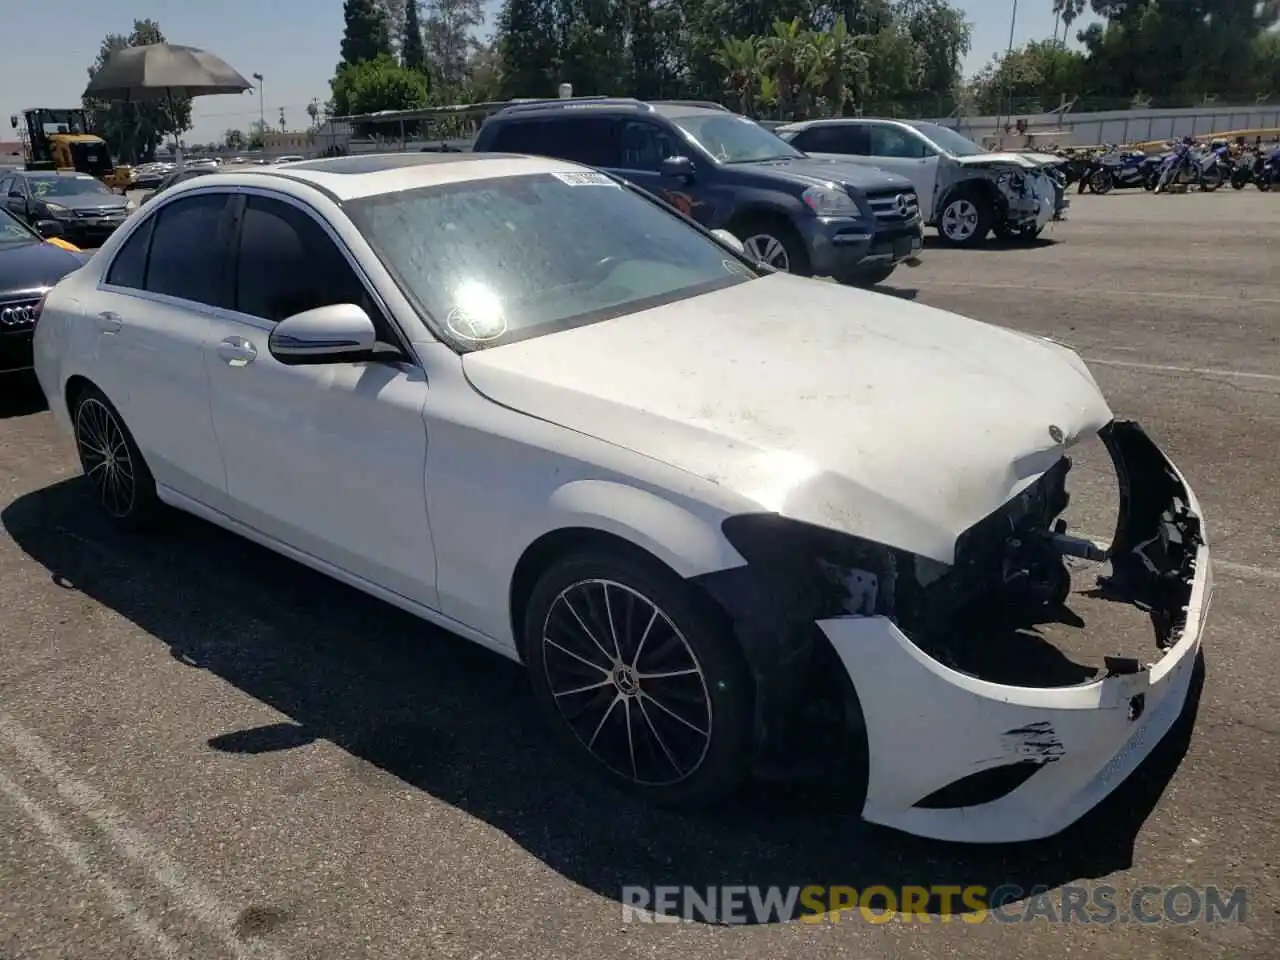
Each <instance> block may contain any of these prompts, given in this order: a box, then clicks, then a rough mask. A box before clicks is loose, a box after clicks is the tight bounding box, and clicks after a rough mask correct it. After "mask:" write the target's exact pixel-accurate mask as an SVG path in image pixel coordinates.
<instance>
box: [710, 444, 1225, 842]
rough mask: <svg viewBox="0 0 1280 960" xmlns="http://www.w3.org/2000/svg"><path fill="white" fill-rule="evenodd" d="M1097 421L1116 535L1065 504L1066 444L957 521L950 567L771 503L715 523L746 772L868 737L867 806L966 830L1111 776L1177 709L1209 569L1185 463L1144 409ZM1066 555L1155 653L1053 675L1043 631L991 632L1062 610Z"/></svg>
mask: <svg viewBox="0 0 1280 960" xmlns="http://www.w3.org/2000/svg"><path fill="white" fill-rule="evenodd" d="M1099 435H1100V437H1101V438H1102V440H1103V441H1104V443H1105V444H1106V446H1107V448H1108V450H1109V451H1110V453H1111V457H1112V459H1113V461H1114V463H1115V468H1116V472H1117V476H1118V479H1119V487H1120V510H1119V517H1118V519H1117V526H1116V531H1115V535H1114V538H1113V540H1112V542H1111V544H1110V545H1109V546H1100V545H1098V544H1094V543H1092V542H1090V541H1087V540H1083V539H1080V538H1076V537H1072V536H1069V535H1068V534H1067V532H1066V528H1065V524H1064V523H1063V522H1062V521H1060V520H1059V519H1058V517H1059V515H1060V514H1061V513H1062V511H1063V510H1064V509H1065V507H1066V506H1067V502H1068V497H1067V493H1066V476H1067V473H1068V471H1069V469H1070V461H1069V460H1067V459H1066V458H1063V459H1062V460H1061V461H1059V463H1058V465H1057V466H1055V467H1054V468H1053V469H1051V470H1049V471H1048V472H1046V473H1045V474H1044V475H1043V476H1042V477H1041V478H1040V479H1039V480H1038V481H1037V482H1036V483H1035V484H1034V485H1032V486H1031V487H1029V488H1028V489H1026V490H1025V491H1023V492H1022V493H1020V494H1019V495H1017V496H1016V497H1014V498H1013V499H1012V500H1010V501H1009V502H1008V503H1007V504H1006V505H1005V506H1003V507H1002V508H1001V509H1000V510H998V511H996V512H995V513H994V514H992V515H991V516H989V517H987V518H986V519H984V520H982V521H981V522H979V523H978V524H976V525H974V526H973V527H971V528H970V529H969V530H967V531H966V532H965V533H964V534H962V535H961V537H960V538H959V540H958V542H957V544H956V551H955V558H954V562H952V563H949V564H943V563H940V562H938V561H936V560H931V559H928V558H925V557H922V556H919V555H916V554H912V553H909V552H906V551H902V550H897V549H894V548H891V547H887V546H884V545H881V544H876V543H872V542H869V541H863V540H859V539H858V538H856V537H850V536H848V535H846V534H840V533H837V532H834V531H828V530H823V529H820V528H817V527H812V526H808V525H797V524H795V523H794V522H793V521H786V520H782V519H779V518H767V517H764V516H756V517H743V518H735V519H734V520H731V521H729V522H727V523H726V525H725V534H726V536H727V537H728V538H729V539H730V541H731V542H733V544H734V547H735V549H737V551H738V552H739V553H741V554H742V555H743V557H744V558H745V559H746V560H747V561H748V563H747V565H746V566H745V567H742V568H737V569H735V570H731V571H722V572H721V573H719V574H715V575H712V576H710V577H707V578H703V580H702V585H703V586H704V588H706V589H707V590H708V592H709V593H710V594H711V595H712V596H713V597H714V598H715V599H716V600H717V601H718V602H719V603H720V606H721V607H722V609H724V610H726V611H727V612H728V613H729V614H730V617H731V619H732V620H733V626H734V629H735V632H736V633H737V635H738V638H739V640H740V642H741V643H742V645H743V648H744V650H745V651H746V654H747V657H748V660H749V662H750V663H751V665H752V668H753V671H754V673H755V677H756V683H757V687H758V689H757V698H756V700H757V703H756V712H757V721H756V740H757V750H758V763H757V766H758V768H761V769H763V770H764V771H765V772H766V773H769V772H773V771H774V770H776V769H777V768H779V767H785V766H786V765H787V760H788V759H792V760H794V759H795V758H796V757H797V756H798V755H800V754H801V753H803V752H804V750H805V747H806V745H808V746H810V747H812V746H813V745H815V744H816V745H817V746H818V751H817V755H818V756H819V757H820V758H825V760H826V761H827V762H829V761H830V760H831V759H832V757H833V756H836V757H838V756H841V755H855V754H860V753H861V748H862V746H863V745H864V744H865V755H863V756H861V763H860V766H861V770H860V776H861V777H864V778H865V786H866V797H865V801H864V804H863V816H864V817H865V818H866V819H867V820H870V821H872V822H875V823H879V824H883V825H885V826H890V827H895V828H898V829H901V830H904V831H907V832H909V833H913V834H917V835H920V836H926V837H932V838H937V839H943V840H951V841H960V842H1012V841H1023V840H1030V839H1036V838H1041V837H1046V836H1051V835H1053V834H1055V833H1058V832H1059V831H1061V830H1063V829H1065V828H1066V827H1067V826H1069V825H1070V824H1071V823H1073V822H1074V821H1075V820H1077V819H1078V818H1079V817H1080V816H1081V815H1083V814H1084V813H1085V812H1086V811H1088V810H1089V809H1090V808H1092V807H1093V806H1095V805H1096V804H1097V803H1098V802H1099V801H1101V800H1102V799H1103V797H1105V796H1106V795H1107V794H1108V793H1110V792H1111V791H1112V790H1113V789H1114V788H1115V787H1116V786H1117V785H1118V784H1119V783H1120V782H1121V781H1123V780H1124V779H1125V777H1127V776H1128V775H1129V774H1130V773H1131V772H1132V771H1133V770H1134V768H1136V767H1137V765H1138V764H1139V763H1140V762H1141V761H1142V760H1143V758H1145V757H1146V756H1147V755H1148V754H1149V753H1150V752H1151V750H1152V749H1153V748H1154V747H1155V745H1156V743H1157V742H1158V741H1159V740H1160V739H1161V738H1162V737H1163V736H1164V735H1165V734H1166V733H1167V732H1168V730H1169V729H1170V728H1171V727H1172V725H1173V723H1174V721H1175V720H1176V719H1177V718H1178V716H1179V715H1180V713H1181V711H1182V708H1183V705H1184V703H1185V701H1186V699H1187V695H1188V690H1189V689H1190V683H1191V679H1192V674H1193V670H1194V666H1195V661H1196V658H1197V653H1198V651H1199V648H1200V642H1201V632H1202V629H1203V625H1204V621H1205V616H1206V614H1207V612H1208V607H1209V600H1210V595H1211V589H1212V579H1211V571H1210V564H1209V552H1208V546H1207V543H1206V539H1205V535H1204V531H1203V528H1202V514H1201V511H1200V506H1199V503H1198V502H1197V500H1196V498H1195V495H1194V493H1192V491H1191V489H1190V488H1189V486H1188V485H1187V483H1186V481H1185V479H1184V478H1183V477H1182V475H1181V473H1179V472H1178V470H1177V468H1176V467H1175V466H1174V465H1173V464H1172V463H1171V462H1170V461H1169V460H1168V458H1167V457H1165V455H1164V454H1163V453H1162V452H1161V451H1160V450H1159V448H1158V447H1157V446H1156V445H1155V444H1154V443H1153V442H1152V441H1151V440H1150V439H1149V438H1148V437H1147V435H1146V434H1145V433H1144V432H1143V431H1142V429H1141V428H1140V427H1139V426H1138V425H1137V424H1134V423H1132V422H1128V421H1112V422H1111V423H1109V424H1108V425H1107V426H1106V427H1104V428H1103V429H1102V430H1101V431H1100V434H1099ZM1069 556H1070V557H1075V558H1077V560H1083V561H1085V562H1089V563H1093V564H1096V565H1097V570H1098V573H1099V574H1104V573H1105V574H1106V575H1105V576H1099V578H1098V591H1096V592H1099V593H1105V595H1106V599H1107V600H1108V601H1112V602H1116V603H1119V604H1122V605H1123V606H1124V607H1126V608H1128V612H1129V613H1130V614H1132V615H1133V617H1134V618H1135V619H1137V618H1143V617H1145V618H1148V619H1149V621H1150V625H1151V630H1152V632H1153V633H1154V635H1155V647H1156V650H1155V651H1154V652H1155V653H1158V654H1159V655H1158V657H1153V658H1152V659H1153V660H1154V662H1150V663H1142V662H1139V661H1138V660H1135V659H1125V658H1121V657H1107V658H1106V659H1105V660H1104V661H1103V663H1104V665H1103V666H1102V667H1100V668H1099V669H1097V670H1096V671H1091V670H1089V669H1088V668H1086V667H1084V666H1082V665H1079V664H1074V663H1071V664H1070V666H1071V670H1072V671H1074V672H1070V671H1068V672H1067V673H1066V674H1065V675H1064V673H1062V672H1061V671H1059V673H1058V674H1057V675H1056V676H1052V677H1050V676H1047V675H1039V674H1038V673H1037V670H1036V669H1034V668H1033V667H1032V666H1031V664H1032V663H1033V661H1035V660H1036V653H1037V651H1036V649H1034V648H1035V647H1036V646H1037V644H1038V640H1036V639H1035V638H1033V637H1030V636H1028V635H1026V634H1020V635H1018V636H1017V637H1015V638H1014V639H1013V641H1012V642H1010V641H1009V640H1007V639H1006V640H1004V641H1000V640H998V638H997V635H996V632H997V631H996V628H995V627H993V626H991V625H990V624H991V622H992V620H993V617H992V613H993V611H994V612H995V613H996V614H998V616H997V617H996V618H995V619H999V617H1001V616H1002V617H1006V618H1007V617H1009V616H1015V617H1016V616H1018V615H1019V614H1025V615H1026V619H1027V621H1028V622H1050V620H1051V619H1052V616H1053V615H1054V614H1053V611H1064V610H1065V609H1066V608H1065V601H1066V600H1067V598H1068V596H1069V595H1070V593H1071V587H1072V581H1071V575H1070V571H1069V569H1068V566H1067V562H1066V558H1067V557H1069ZM1090 592H1095V591H1090ZM1045 614H1047V615H1048V616H1044V615H1045ZM1037 617H1039V618H1040V619H1037ZM815 624H816V629H815ZM1135 625H1136V624H1135ZM815 635H816V642H815ZM823 637H825V641H826V642H823V640H822V638H823ZM1090 639H1091V640H1092V639H1094V638H1092V637H1090ZM1097 639H1099V640H1102V639H1105V640H1107V642H1108V644H1107V645H1108V646H1110V643H1111V641H1112V640H1115V641H1116V642H1117V643H1118V640H1119V638H1111V637H1107V638H1097ZM1059 659H1060V660H1061V662H1063V663H1069V662H1070V661H1069V658H1066V657H1061V658H1059ZM838 665H843V670H841V669H839V666H838ZM837 679H838V680H839V681H840V682H842V683H844V686H845V688H846V693H845V702H843V703H842V702H841V693H840V690H839V683H836V682H835V680H837ZM848 688H851V693H850V692H849V690H848ZM839 722H843V723H844V726H843V728H841V732H840V733H833V730H834V729H835V726H834V725H835V724H836V723H839ZM837 744H840V745H842V746H839V747H837V746H836V745H837ZM793 765H794V764H793Z"/></svg>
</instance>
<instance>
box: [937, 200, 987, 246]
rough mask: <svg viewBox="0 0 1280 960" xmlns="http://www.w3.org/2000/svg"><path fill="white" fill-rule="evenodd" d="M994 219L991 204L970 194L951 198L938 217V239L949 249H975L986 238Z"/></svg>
mask: <svg viewBox="0 0 1280 960" xmlns="http://www.w3.org/2000/svg"><path fill="white" fill-rule="evenodd" d="M994 219H995V217H994V213H993V211H992V209H991V204H990V203H988V202H987V201H986V200H985V199H983V198H982V197H979V196H976V195H974V194H972V193H968V192H965V193H961V194H957V195H956V196H954V197H952V198H951V199H950V200H948V201H947V203H946V205H945V206H944V207H943V208H942V212H941V213H940V214H939V216H938V237H939V238H940V239H941V240H942V242H943V243H945V244H947V246H951V247H975V246H977V245H978V244H980V243H981V242H982V241H983V240H985V239H986V238H987V234H988V233H990V232H991V224H992V221H993V220H994Z"/></svg>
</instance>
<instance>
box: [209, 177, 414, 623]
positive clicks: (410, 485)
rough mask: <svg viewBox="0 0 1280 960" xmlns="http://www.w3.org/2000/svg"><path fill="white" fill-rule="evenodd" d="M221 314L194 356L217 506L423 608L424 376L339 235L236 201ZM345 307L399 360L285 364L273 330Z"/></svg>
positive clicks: (298, 211)
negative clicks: (301, 316) (210, 438)
mask: <svg viewBox="0 0 1280 960" xmlns="http://www.w3.org/2000/svg"><path fill="white" fill-rule="evenodd" d="M236 230H237V232H238V236H239V241H238V247H237V248H236V251H235V253H234V255H233V264H232V268H231V271H232V282H231V287H232V291H233V292H232V297H233V303H232V306H233V309H234V313H232V314H228V315H227V316H226V317H225V318H224V319H223V320H221V321H220V322H219V323H218V325H217V330H216V332H215V333H214V334H213V335H212V336H211V337H210V338H209V340H208V343H207V346H206V351H205V365H206V369H207V370H208V375H209V383H210V388H211V398H212V409H213V420H214V425H215V429H216V431H217V435H218V442H219V444H220V445H221V448H222V452H223V457H224V458H225V461H226V466H227V491H228V494H229V497H230V501H231V502H230V512H231V513H232V515H233V516H235V517H236V518H237V519H239V520H240V521H242V522H243V523H246V524H248V525H249V526H251V527H253V528H255V529H257V530H259V531H260V532H262V533H264V534H266V535H267V536H269V537H272V538H274V539H276V540H279V541H281V542H282V543H285V544H287V545H289V546H291V547H293V548H295V549H297V550H300V551H302V552H304V553H306V554H309V555H310V556H313V557H316V558H318V559H320V560H323V561H325V562H327V563H330V564H333V565H334V566H336V567H338V568H340V569H342V570H344V571H346V572H347V573H350V574H354V575H355V576H357V577H359V578H361V579H363V580H366V581H368V582H370V583H373V584H375V585H377V586H380V587H382V588H383V589H385V590H389V591H391V592H393V593H396V594H399V595H400V596H402V597H406V598H408V599H409V600H412V601H414V602H416V603H420V604H423V605H425V606H428V607H436V606H437V599H436V564H435V550H434V546H433V544H432V540H431V528H430V525H429V523H428V520H427V505H426V490H425V483H426V457H427V431H426V422H425V420H424V418H423V407H424V405H425V403H426V398H427V382H426V376H425V374H424V372H423V371H422V369H421V368H420V367H418V366H417V365H416V363H414V362H412V361H411V358H410V355H409V353H408V350H407V347H406V346H405V344H404V343H403V342H402V341H401V340H400V338H399V336H398V334H396V333H395V332H394V330H393V329H392V327H391V325H390V323H389V322H388V320H387V318H386V316H385V315H383V314H382V312H381V309H380V307H379V306H378V304H377V302H376V300H375V298H374V297H373V296H372V295H371V294H370V293H369V291H368V289H367V288H366V287H365V285H364V283H363V281H361V280H360V279H359V278H358V276H357V274H356V271H355V270H354V268H353V267H352V266H351V264H350V262H349V261H348V259H347V257H346V256H345V255H344V253H343V252H342V250H341V249H340V248H339V246H338V241H337V240H336V239H335V238H334V237H333V236H332V235H331V234H330V233H329V232H328V231H327V230H326V229H325V228H324V227H323V226H322V225H321V224H320V222H319V221H318V220H317V219H316V218H315V217H314V216H313V215H312V214H311V213H310V212H307V211H304V210H303V209H302V208H301V207H299V206H295V205H293V204H291V203H287V202H285V201H284V200H281V199H279V198H268V197H265V196H260V195H256V194H250V195H248V196H247V197H246V198H245V199H244V202H243V209H242V211H241V212H240V213H239V215H238V217H237V225H236ZM333 303H357V304H360V305H361V306H363V307H364V308H365V310H366V311H368V312H369V315H370V317H371V318H372V319H373V321H374V324H375V325H376V326H378V327H379V330H380V335H381V338H382V339H385V340H386V341H387V342H388V343H391V344H393V345H394V346H397V347H399V348H400V351H401V352H400V354H399V355H398V359H395V358H393V359H391V360H388V361H379V362H361V363H333V364H324V365H317V366H290V365H286V364H282V363H280V362H279V361H277V360H276V359H275V358H274V357H272V355H271V351H270V349H269V346H268V339H269V337H270V333H271V329H272V327H273V326H274V324H275V323H276V322H278V321H279V320H282V319H284V318H285V317H287V316H290V315H292V314H295V313H301V312H302V311H304V310H310V309H313V308H315V307H320V306H326V305H329V304H333Z"/></svg>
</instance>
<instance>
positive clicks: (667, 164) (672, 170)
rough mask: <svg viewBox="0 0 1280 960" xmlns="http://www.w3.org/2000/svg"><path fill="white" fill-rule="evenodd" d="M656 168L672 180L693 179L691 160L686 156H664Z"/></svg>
mask: <svg viewBox="0 0 1280 960" xmlns="http://www.w3.org/2000/svg"><path fill="white" fill-rule="evenodd" d="M658 169H659V171H660V172H661V174H662V175H663V176H664V177H669V178H670V179H672V180H692V179H693V161H692V160H690V159H689V158H688V157H664V158H663V160H662V163H661V164H660V165H659V167H658Z"/></svg>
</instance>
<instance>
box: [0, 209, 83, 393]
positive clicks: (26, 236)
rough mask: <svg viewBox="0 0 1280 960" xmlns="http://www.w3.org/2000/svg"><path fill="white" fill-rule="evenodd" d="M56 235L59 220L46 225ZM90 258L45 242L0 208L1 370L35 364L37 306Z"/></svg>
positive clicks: (22, 367)
mask: <svg viewBox="0 0 1280 960" xmlns="http://www.w3.org/2000/svg"><path fill="white" fill-rule="evenodd" d="M42 226H43V227H44V228H45V229H46V230H47V231H48V232H49V233H50V234H56V233H57V232H58V228H57V225H56V224H42ZM88 258H89V255H88V254H86V253H73V252H71V251H70V250H67V249H65V248H63V247H59V246H57V245H55V244H53V243H49V242H48V241H46V240H45V239H44V238H43V237H42V236H41V235H40V234H38V233H36V231H35V230H33V229H31V227H29V226H27V225H26V224H25V223H23V222H21V221H20V220H18V219H17V218H16V217H14V216H12V215H11V214H9V213H8V212H6V211H4V210H0V375H3V374H7V373H14V372H16V371H19V370H27V369H30V367H31V332H32V331H33V330H34V329H35V317H36V309H37V307H38V306H39V304H40V300H41V298H42V297H43V296H44V295H45V293H47V292H48V290H49V288H50V287H52V286H53V285H54V284H55V283H57V282H58V281H59V280H61V279H62V278H63V277H64V276H66V275H67V274H68V273H70V272H71V271H73V270H75V269H76V268H78V267H79V266H80V265H81V264H82V263H84V262H85V261H86V260H87V259H88Z"/></svg>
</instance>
